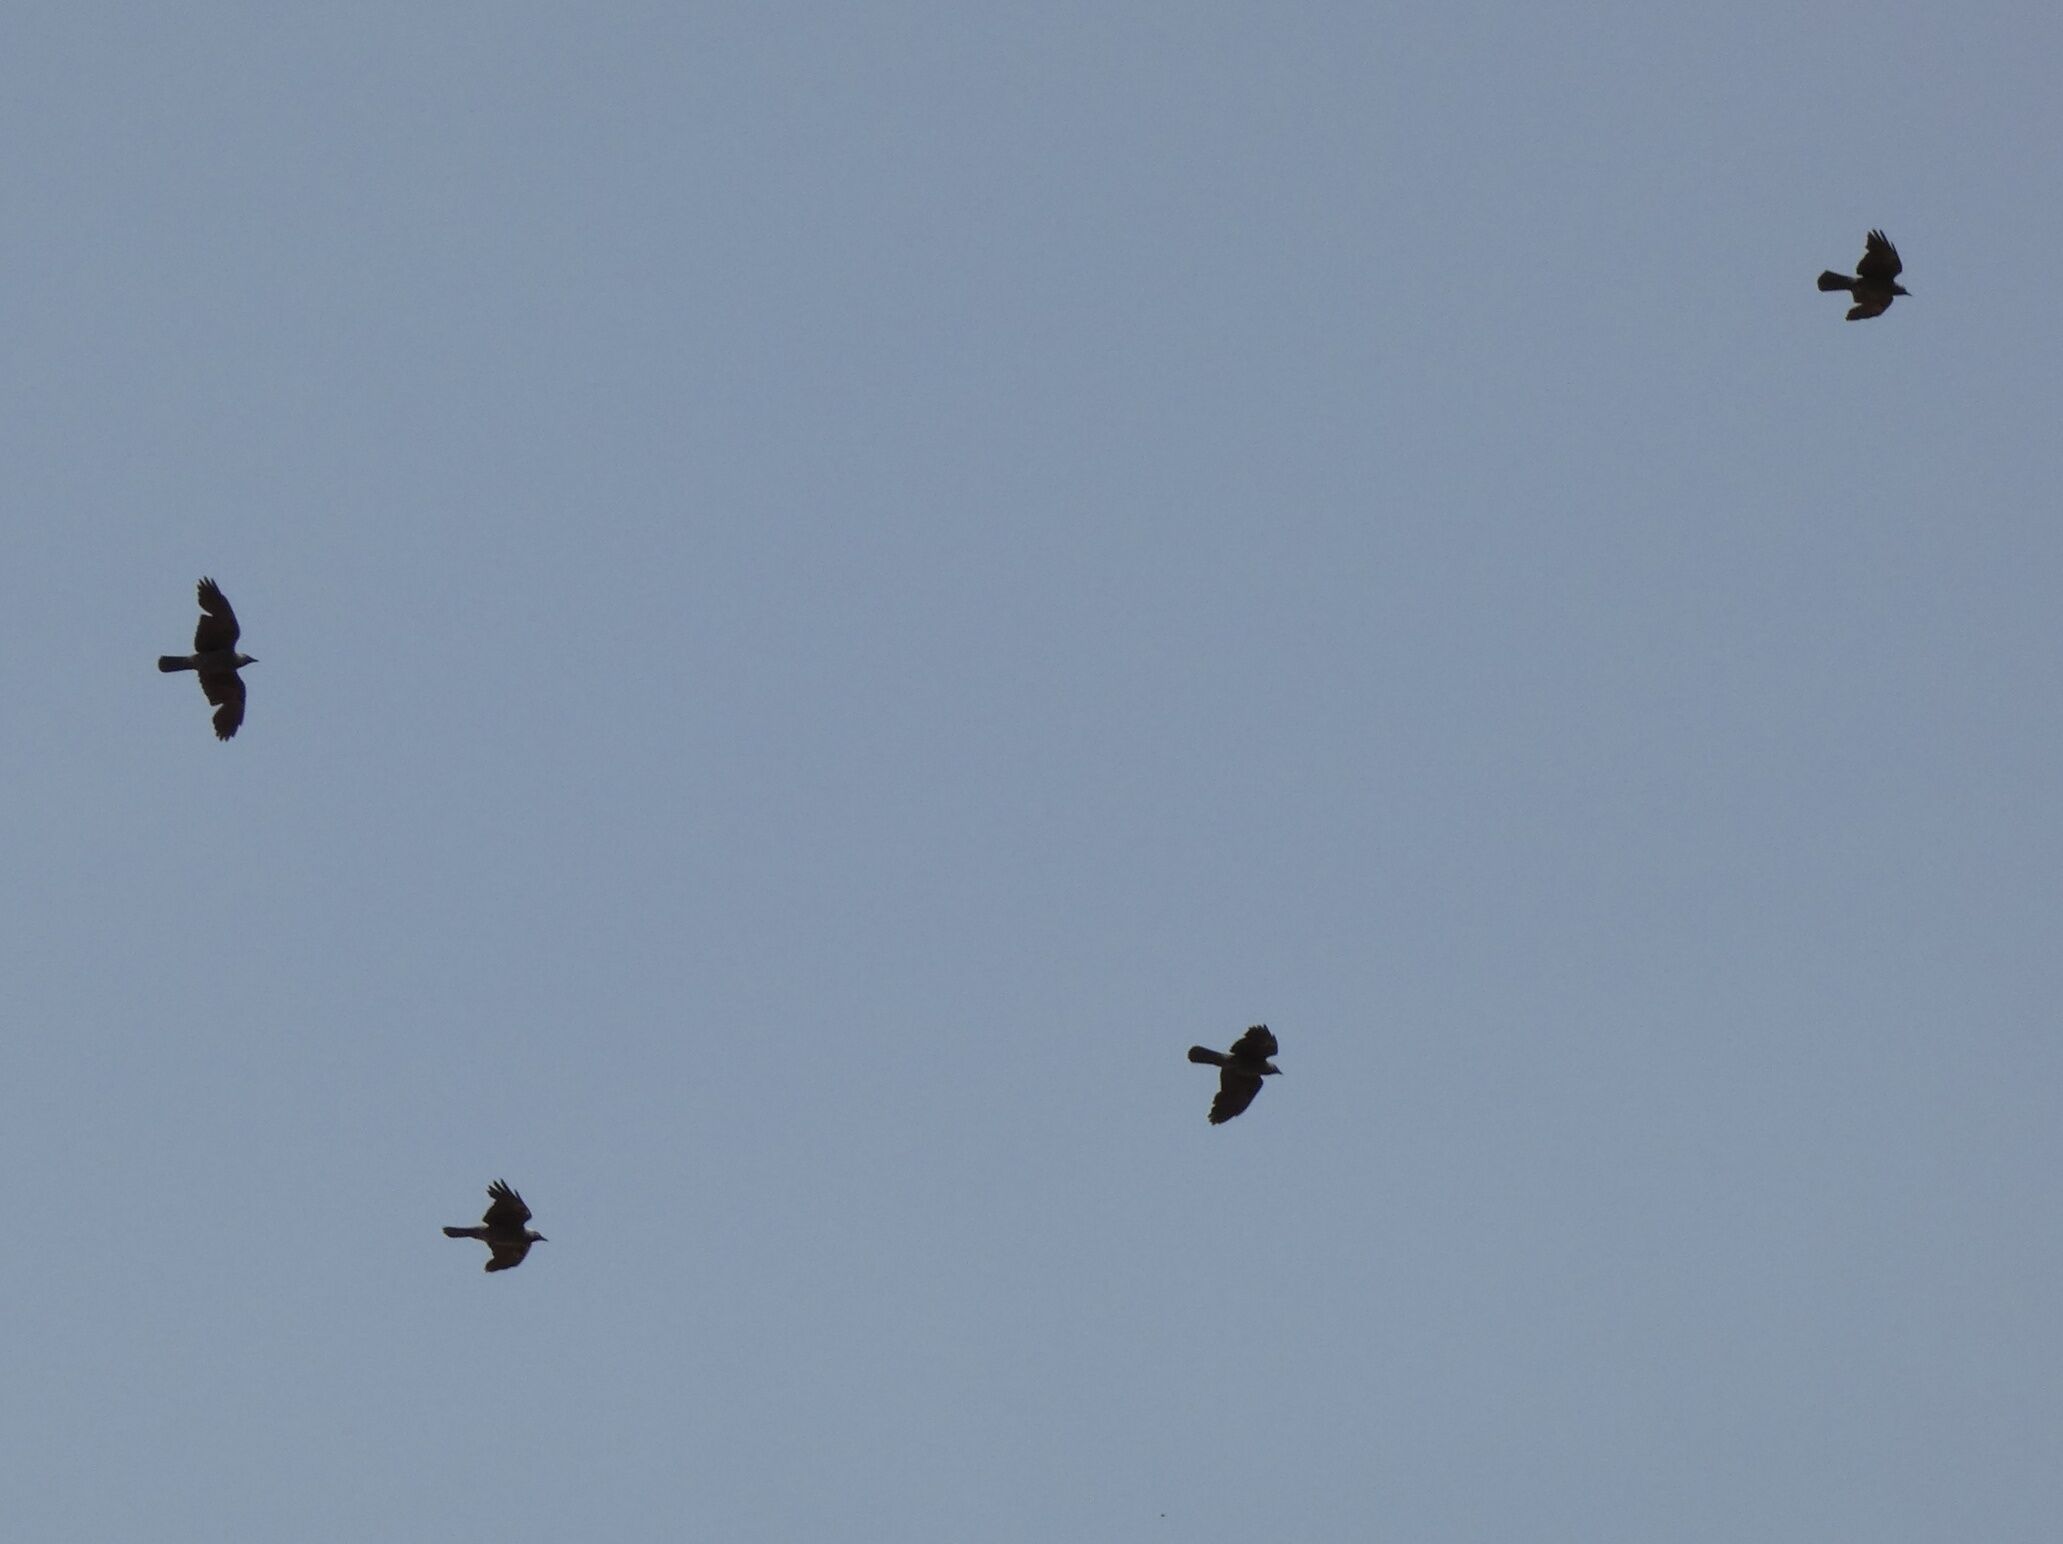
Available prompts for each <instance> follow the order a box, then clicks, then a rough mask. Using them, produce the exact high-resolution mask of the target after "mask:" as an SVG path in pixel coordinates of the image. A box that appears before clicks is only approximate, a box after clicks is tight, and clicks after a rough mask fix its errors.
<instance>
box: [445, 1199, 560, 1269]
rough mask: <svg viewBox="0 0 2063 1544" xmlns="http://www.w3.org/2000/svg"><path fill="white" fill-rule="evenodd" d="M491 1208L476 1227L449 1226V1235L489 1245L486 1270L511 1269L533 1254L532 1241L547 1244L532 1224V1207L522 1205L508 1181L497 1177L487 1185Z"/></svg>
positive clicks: (546, 1240)
mask: <svg viewBox="0 0 2063 1544" xmlns="http://www.w3.org/2000/svg"><path fill="white" fill-rule="evenodd" d="M487 1196H488V1207H487V1210H486V1211H485V1212H483V1213H482V1214H481V1216H480V1223H481V1225H480V1226H479V1227H477V1228H446V1229H445V1230H444V1236H445V1237H446V1238H477V1239H478V1240H480V1242H481V1243H483V1244H485V1245H486V1246H487V1269H489V1270H490V1271H506V1270H512V1269H514V1268H515V1267H516V1266H518V1265H521V1264H522V1263H523V1256H525V1255H527V1254H528V1253H530V1246H531V1245H532V1244H543V1243H548V1242H549V1240H548V1239H546V1238H545V1236H544V1235H543V1234H542V1233H540V1232H538V1231H537V1230H536V1229H535V1228H533V1227H531V1226H530V1208H529V1207H527V1206H525V1205H524V1204H523V1198H522V1197H521V1196H519V1195H517V1194H516V1192H515V1191H513V1190H511V1189H509V1182H508V1181H507V1180H505V1179H498V1180H496V1181H495V1182H494V1183H493V1184H491V1185H489V1186H488V1187H487Z"/></svg>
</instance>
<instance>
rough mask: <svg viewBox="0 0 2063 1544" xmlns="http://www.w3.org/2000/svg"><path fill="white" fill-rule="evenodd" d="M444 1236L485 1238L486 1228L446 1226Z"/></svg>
mask: <svg viewBox="0 0 2063 1544" xmlns="http://www.w3.org/2000/svg"><path fill="white" fill-rule="evenodd" d="M444 1236H445V1237H446V1238H485V1237H487V1230H486V1229H485V1228H446V1229H445V1230H444Z"/></svg>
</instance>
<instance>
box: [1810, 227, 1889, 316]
mask: <svg viewBox="0 0 2063 1544" xmlns="http://www.w3.org/2000/svg"><path fill="white" fill-rule="evenodd" d="M1904 271H1905V264H1903V263H1901V262H1900V261H1899V260H1898V248H1896V247H1894V246H1893V245H1892V244H1891V238H1890V237H1888V236H1886V235H1885V234H1884V233H1883V232H1882V231H1871V232H1870V234H1869V239H1868V240H1866V241H1865V242H1864V243H1863V249H1862V261H1861V262H1859V263H1857V264H1856V265H1855V277H1854V278H1852V279H1851V278H1849V277H1847V276H1846V275H1845V274H1838V273H1835V272H1834V271H1833V269H1831V268H1829V269H1828V270H1827V271H1826V272H1825V273H1823V274H1821V275H1820V276H1819V287H1820V288H1821V289H1823V290H1846V291H1848V293H1849V294H1851V295H1853V296H1854V297H1855V304H1854V305H1853V306H1851V307H1850V308H1849V311H1848V320H1850V321H1851V322H1859V321H1862V320H1863V319H1865V318H1866V317H1872V316H1882V315H1883V314H1884V313H1885V311H1887V310H1888V309H1889V308H1890V306H1891V299H1892V297H1893V296H1894V295H1908V294H1911V293H1912V292H1911V291H1910V290H1908V289H1907V288H1906V287H1905V286H1904V285H1903V284H1900V283H1898V282H1897V280H1898V276H1899V274H1901V273H1902V272H1904Z"/></svg>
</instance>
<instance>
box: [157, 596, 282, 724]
mask: <svg viewBox="0 0 2063 1544" xmlns="http://www.w3.org/2000/svg"><path fill="white" fill-rule="evenodd" d="M199 590H200V597H201V622H200V626H198V627H196V628H195V629H194V630H193V652H192V653H191V654H160V655H159V656H158V669H160V670H197V671H199V672H200V677H201V690H202V691H203V692H205V693H207V697H208V701H210V702H212V703H213V704H214V705H215V738H216V739H218V740H227V739H229V738H230V737H231V736H232V735H234V734H235V733H236V730H237V726H238V725H239V724H241V723H242V722H243V721H244V678H243V677H242V676H240V675H238V674H237V672H238V671H239V670H241V669H243V667H244V666H246V665H255V664H257V663H258V662H257V661H256V660H255V659H253V658H251V656H250V655H248V654H239V653H238V652H237V651H236V640H237V637H238V635H239V633H240V632H241V631H242V630H241V629H240V628H239V627H238V626H237V625H236V613H235V612H234V611H231V610H230V609H229V597H228V596H226V595H224V594H223V593H222V591H221V589H220V588H218V587H217V585H216V583H215V581H214V580H212V579H203V580H202V581H201V582H200V585H199Z"/></svg>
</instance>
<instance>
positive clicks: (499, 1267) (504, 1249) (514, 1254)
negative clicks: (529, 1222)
mask: <svg viewBox="0 0 2063 1544" xmlns="http://www.w3.org/2000/svg"><path fill="white" fill-rule="evenodd" d="M487 1248H488V1250H489V1254H488V1256H487V1269H489V1270H490V1271H505V1270H509V1269H512V1268H513V1267H515V1266H518V1265H521V1264H522V1263H523V1256H525V1255H527V1254H528V1253H530V1243H529V1240H527V1239H519V1240H517V1241H516V1242H515V1243H513V1244H489V1245H488V1246H487Z"/></svg>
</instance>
